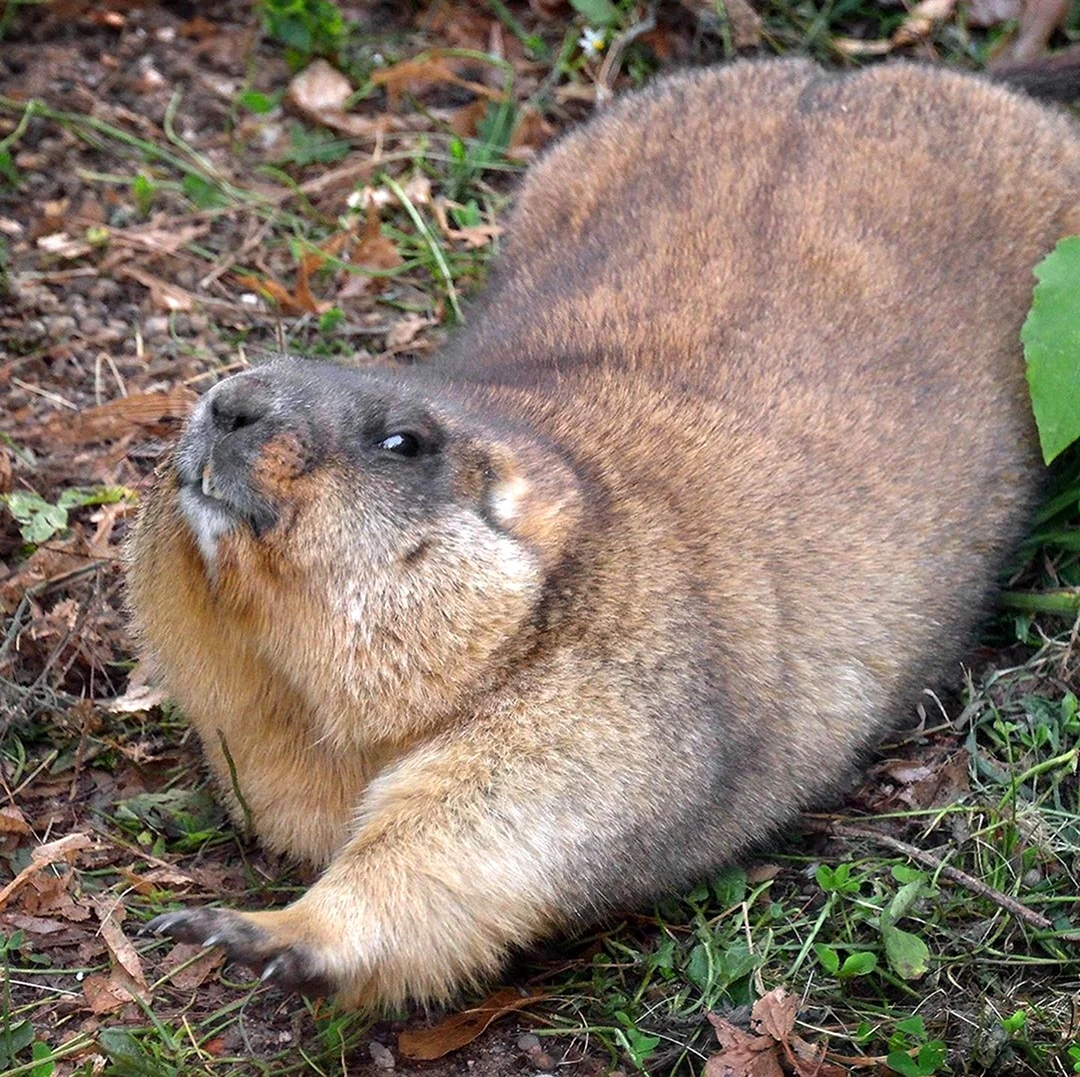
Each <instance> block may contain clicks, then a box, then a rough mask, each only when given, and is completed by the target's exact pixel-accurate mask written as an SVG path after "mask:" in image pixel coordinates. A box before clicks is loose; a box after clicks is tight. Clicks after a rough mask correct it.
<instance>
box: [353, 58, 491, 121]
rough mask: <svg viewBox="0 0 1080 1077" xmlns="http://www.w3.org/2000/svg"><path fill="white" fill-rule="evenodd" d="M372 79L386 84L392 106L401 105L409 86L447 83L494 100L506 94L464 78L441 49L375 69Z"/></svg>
mask: <svg viewBox="0 0 1080 1077" xmlns="http://www.w3.org/2000/svg"><path fill="white" fill-rule="evenodd" d="M371 82H372V84H373V85H375V86H382V87H385V89H386V99H387V102H388V103H389V105H390V107H391V108H392V109H396V108H398V106H399V105H400V104H401V95H402V93H403V92H404V91H405V90H406V89H410V88H411V89H415V90H421V89H423V88H424V87H425V86H430V85H432V84H436V85H437V84H439V83H446V82H448V83H450V84H451V85H453V86H461V87H463V88H464V89H466V90H471V91H472V92H473V93H474V94H477V95H478V96H479V97H486V98H489V99H491V100H493V101H501V100H502V99H503V94H502V93H501V92H500V91H499V90H493V89H491V87H490V86H485V85H484V84H483V83H482V82H472V81H470V80H469V79H465V78H462V77H461V76H460V75H459V74H458V73H457V72H456V71H455V70H454V69H453V67H451V66H450V62H449V60H447V59H446V58H445V57H443V56H441V55H440V54H439V51H438V50H437V49H433V50H432V51H431V52H428V53H425V54H424V55H422V56H416V57H414V58H413V59H411V60H402V61H400V62H399V63H396V64H391V65H390V66H389V67H384V68H381V69H380V70H378V71H373V72H372V74H371Z"/></svg>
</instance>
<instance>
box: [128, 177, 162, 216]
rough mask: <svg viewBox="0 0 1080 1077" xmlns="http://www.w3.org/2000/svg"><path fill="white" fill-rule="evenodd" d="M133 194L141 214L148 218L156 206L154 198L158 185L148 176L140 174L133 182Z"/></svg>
mask: <svg viewBox="0 0 1080 1077" xmlns="http://www.w3.org/2000/svg"><path fill="white" fill-rule="evenodd" d="M131 194H132V197H134V199H135V205H136V207H137V208H138V210H139V213H140V214H141V215H142V216H143V217H146V216H148V215H149V213H150V210H151V208H152V206H153V204H154V196H155V195H156V194H157V184H156V183H155V182H154V181H153V180H152V179H151V178H150V177H149V176H147V175H144V174H143V173H142V172H140V173H139V174H138V175H137V176H136V177H135V178H134V179H133V180H132V181H131Z"/></svg>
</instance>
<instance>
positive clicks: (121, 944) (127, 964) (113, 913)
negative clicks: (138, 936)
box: [93, 894, 150, 992]
mask: <svg viewBox="0 0 1080 1077" xmlns="http://www.w3.org/2000/svg"><path fill="white" fill-rule="evenodd" d="M93 904H94V908H95V910H96V911H97V914H98V919H99V920H100V921H101V937H102V939H104V940H105V945H106V946H107V947H108V950H109V954H110V955H111V957H112V959H113V961H114V962H115V964H117V965H118V966H119V967H120V968H122V969H123V970H124V972H125V973H127V975H128V976H129V977H130V978H131V980H132V982H133V983H134V984H135V986H136V987H138V988H141V989H142V990H143V991H146V992H149V990H150V987H149V985H148V984H147V982H146V976H145V975H144V974H143V968H142V960H141V959H140V958H139V955H138V953H137V952H136V951H135V947H134V946H133V945H132V944H131V940H130V939H129V938H128V937H127V936H126V935H125V934H124V931H123V929H122V928H121V927H120V919H119V917H118V915H117V913H118V912H119V913H122V912H123V911H124V907H123V905H122V904H120V903H119V902H118V901H117V900H116V899H114V898H112V897H110V896H109V895H108V894H102V895H99V896H98V897H97V898H96V899H95V900H94V903H93ZM124 986H125V987H127V989H128V990H130V989H131V988H130V986H129V985H127V984H124Z"/></svg>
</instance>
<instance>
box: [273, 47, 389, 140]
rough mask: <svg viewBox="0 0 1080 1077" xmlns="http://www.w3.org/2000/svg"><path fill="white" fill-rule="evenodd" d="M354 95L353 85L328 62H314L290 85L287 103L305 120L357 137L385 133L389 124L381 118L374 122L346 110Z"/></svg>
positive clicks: (367, 117) (287, 91) (375, 119)
mask: <svg viewBox="0 0 1080 1077" xmlns="http://www.w3.org/2000/svg"><path fill="white" fill-rule="evenodd" d="M352 92H353V87H352V83H351V82H349V80H348V79H347V78H346V77H345V76H344V75H343V74H342V73H341V72H340V71H338V70H337V68H335V67H332V66H331V65H330V64H329V63H327V62H326V60H321V59H320V60H313V61H312V62H311V63H310V64H308V66H307V67H305V68H304V70H303V71H301V72H300V73H299V74H297V75H295V76H294V77H293V80H292V82H290V83H289V87H288V89H287V90H286V91H285V104H286V105H288V106H289V107H290V108H293V109H295V111H297V112H299V113H300V115H301V116H303V117H304V118H305V119H309V120H314V121H315V122H316V123H321V124H322V125H323V126H324V127H329V128H331V129H332V130H334V131H340V132H341V133H342V134H345V135H350V136H352V137H354V138H365V137H370V136H373V135H375V134H378V133H379V132H380V131H384V130H386V128H387V126H388V124H387V121H386V120H385V119H384V118H382V117H379V118H374V119H373V118H371V117H369V116H358V115H357V114H356V113H354V112H346V111H345V108H344V106H345V102H346V101H347V100H348V98H349V95H350V94H351V93H352Z"/></svg>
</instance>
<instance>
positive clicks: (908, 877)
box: [892, 864, 926, 883]
mask: <svg viewBox="0 0 1080 1077" xmlns="http://www.w3.org/2000/svg"><path fill="white" fill-rule="evenodd" d="M892 877H893V878H894V879H895V880H896V881H897V882H898V883H924V882H926V872H925V871H920V870H919V869H918V868H909V867H908V866H907V864H893V866H892Z"/></svg>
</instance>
